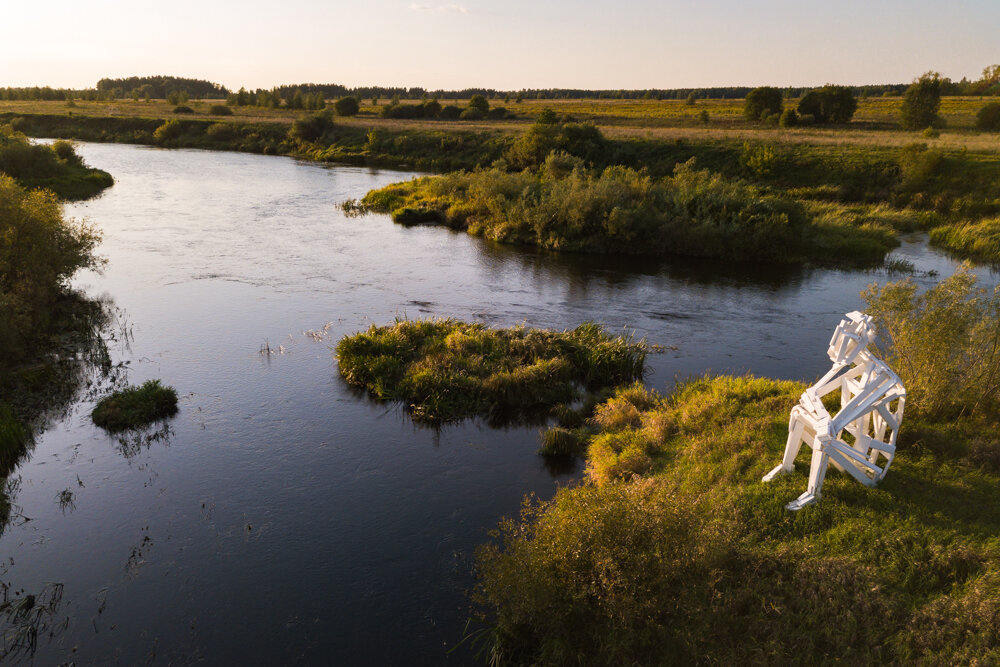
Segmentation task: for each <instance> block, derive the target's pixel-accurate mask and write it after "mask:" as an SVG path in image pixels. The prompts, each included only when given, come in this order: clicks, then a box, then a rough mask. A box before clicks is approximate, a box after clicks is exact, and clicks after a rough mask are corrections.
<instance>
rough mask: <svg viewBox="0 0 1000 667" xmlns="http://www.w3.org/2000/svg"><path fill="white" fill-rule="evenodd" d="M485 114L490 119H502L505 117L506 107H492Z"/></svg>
mask: <svg viewBox="0 0 1000 667" xmlns="http://www.w3.org/2000/svg"><path fill="white" fill-rule="evenodd" d="M486 115H487V117H489V118H490V119H492V120H503V119H504V118H506V117H507V109H506V108H504V107H493V108H492V109H490V111H489V113H488V114H486Z"/></svg>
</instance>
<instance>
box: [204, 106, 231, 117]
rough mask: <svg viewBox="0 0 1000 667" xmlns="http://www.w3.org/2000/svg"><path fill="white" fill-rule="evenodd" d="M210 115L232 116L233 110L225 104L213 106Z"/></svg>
mask: <svg viewBox="0 0 1000 667" xmlns="http://www.w3.org/2000/svg"><path fill="white" fill-rule="evenodd" d="M208 113H210V114H212V115H213V116H232V115H233V110H232V109H230V108H229V107H227V106H226V105H225V104H213V105H212V106H211V107H209V109H208Z"/></svg>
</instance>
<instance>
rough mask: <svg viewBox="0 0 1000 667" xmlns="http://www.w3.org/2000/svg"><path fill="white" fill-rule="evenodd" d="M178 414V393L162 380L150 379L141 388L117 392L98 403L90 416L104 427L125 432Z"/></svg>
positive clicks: (112, 430) (130, 388) (129, 388)
mask: <svg viewBox="0 0 1000 667" xmlns="http://www.w3.org/2000/svg"><path fill="white" fill-rule="evenodd" d="M175 414H177V392H176V391H175V390H174V389H173V388H172V387H164V386H162V385H161V384H160V381H159V380H149V381H148V382H146V383H144V384H143V385H142V386H139V387H128V388H126V389H122V390H121V391H116V392H115V393H113V394H111V395H110V396H106V397H104V398H102V399H101V400H100V401H98V402H97V405H96V406H94V411H93V412H92V413H91V415H90V416H91V418H92V419H93V420H94V423H95V424H97V425H98V426H100V427H101V428H103V429H105V430H108V431H111V432H112V433H114V432H117V431H124V430H127V429H130V428H139V427H142V426H145V425H147V424H151V423H152V422H155V421H158V420H160V419H166V418H168V417H173V416H174V415H175Z"/></svg>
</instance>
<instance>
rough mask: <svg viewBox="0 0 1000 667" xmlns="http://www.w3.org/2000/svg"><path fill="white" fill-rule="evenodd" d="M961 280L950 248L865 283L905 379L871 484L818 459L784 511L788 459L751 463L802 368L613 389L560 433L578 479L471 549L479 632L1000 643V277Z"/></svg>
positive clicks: (889, 653) (529, 638) (743, 645)
mask: <svg viewBox="0 0 1000 667" xmlns="http://www.w3.org/2000/svg"><path fill="white" fill-rule="evenodd" d="M975 285H976V281H975V276H973V275H971V274H970V273H969V272H968V271H965V270H963V271H960V272H958V273H957V274H956V275H954V276H952V277H950V278H948V279H946V280H944V281H942V283H940V284H939V285H937V286H935V287H933V288H931V289H930V290H928V292H927V293H926V294H918V292H917V288H916V285H915V284H914V283H912V282H911V281H902V282H898V283H890V284H887V285H884V286H882V287H878V286H873V287H871V288H870V289H869V290H867V291H866V292H865V293H864V294H863V295H862V296H863V297H864V299H865V300H866V301H867V302H868V303H867V307H866V310H867V311H868V312H869V313H871V314H872V315H873V316H874V317H875V320H876V323H877V326H878V327H879V329H880V330H884V331H885V332H886V334H887V336H886V337H887V340H885V341H882V342H881V343H880V345H881V347H880V348H879V349H878V350H877V352H878V354H879V356H881V357H883V358H885V359H886V361H888V362H889V363H890V364H891V365H892V366H894V367H895V368H897V369H899V371H900V375H901V377H902V378H903V382H904V384H905V386H906V387H907V406H906V407H907V413H908V416H907V417H906V418H905V419H904V422H903V424H902V426H901V428H900V431H899V439H898V442H897V447H898V450H897V452H896V456H895V459H894V461H893V465H892V469H891V470H890V471H889V472H888V474H887V476H886V478H885V479H884V480H883V481H882V482H881V483H880V484H879V485H878V486H877V487H875V488H867V487H864V486H862V485H859V484H858V483H857V482H856V481H855V480H853V479H852V478H851V477H849V476H848V475H845V474H838V473H837V472H836V471H834V470H833V469H832V468H831V470H830V471H829V473H828V475H827V478H826V482H825V484H824V486H823V496H822V498H821V499H820V501H819V502H818V503H817V504H815V505H812V506H809V507H806V508H804V509H801V510H799V511H797V512H790V511H788V510H786V509H785V504H786V503H787V502H788V501H789V500H790V499H792V498H795V497H796V496H797V495H798V494H799V493H800V492H801V490H802V488H803V486H804V484H805V482H806V476H805V474H803V472H802V467H801V463H800V467H799V472H797V473H794V474H792V475H788V476H782V477H779V478H778V479H776V480H774V481H773V482H771V483H769V484H764V483H762V482H761V478H762V476H763V475H764V473H766V472H767V471H768V470H769V469H770V468H771V467H772V466H773V465H774V463H775V462H776V461H779V460H780V458H781V455H782V452H783V450H784V445H785V438H786V436H787V429H788V414H789V411H790V410H791V408H792V407H793V406H794V405H795V404H796V403H797V402H798V400H799V395H800V393H801V392H802V391H803V390H804V389H805V385H804V384H803V383H800V382H789V381H778V380H771V379H767V378H757V377H754V376H751V375H747V376H742V377H735V376H705V377H702V378H697V379H691V380H687V381H685V382H681V383H679V384H678V385H677V386H676V387H674V388H673V390H672V391H671V392H670V393H669V394H667V395H660V394H658V393H657V392H655V391H652V390H648V389H645V388H643V387H642V386H640V385H636V386H631V387H625V388H622V389H619V390H618V391H617V392H616V394H615V395H614V396H612V397H611V398H610V399H609V400H608V401H607V402H605V403H604V404H602V405H599V406H598V407H597V408H596V410H595V412H594V415H593V417H592V418H591V419H590V420H588V422H587V423H586V425H584V426H583V427H580V428H578V429H577V430H576V431H575V433H573V435H574V436H575V438H576V439H577V440H578V442H579V443H580V444H581V445H582V447H583V449H584V450H585V451H586V476H587V479H586V481H585V482H584V483H583V484H582V485H580V486H579V487H576V488H570V489H563V490H560V491H559V492H558V493H557V494H556V497H555V498H554V499H552V500H551V501H548V502H540V503H532V504H528V505H526V507H525V509H524V511H523V512H522V514H521V516H520V517H519V518H513V519H508V520H505V521H504V522H503V523H502V524H501V526H500V531H499V534H498V538H497V539H496V540H494V541H493V542H490V543H488V544H486V545H484V546H483V547H482V548H481V549H480V550H479V552H478V566H479V572H480V573H481V586H480V588H479V592H478V594H479V597H478V600H479V601H480V603H482V604H483V605H484V609H485V611H484V614H483V616H482V618H481V620H483V621H484V622H485V623H487V624H488V626H487V627H490V628H492V630H491V631H488V632H486V633H481V634H480V636H479V637H478V639H479V640H481V641H491V642H493V644H492V651H493V652H494V654H496V655H501V656H503V658H504V659H505V660H506V661H509V662H511V663H513V664H567V663H574V662H577V661H579V660H584V659H586V660H587V661H589V662H593V663H594V664H647V663H650V662H661V663H666V664H691V663H701V662H707V663H713V664H715V663H719V664H730V663H738V662H746V661H747V660H751V661H753V662H765V663H786V664H815V663H816V662H817V661H818V662H826V661H830V662H848V663H859V664H862V663H863V664H870V663H887V664H904V663H913V662H928V663H934V664H956V663H966V662H976V661H983V662H991V661H993V660H996V659H998V658H1000V633H998V632H997V628H998V627H1000V626H998V621H1000V616H998V613H1000V612H998V610H1000V586H998V583H1000V537H998V535H1000V515H998V514H997V512H996V511H995V508H996V506H997V505H998V503H1000V440H998V439H997V437H996V435H995V434H996V432H997V430H996V429H997V422H998V416H997V415H998V414H1000V413H998V410H997V405H998V400H1000V392H998V389H997V387H996V386H995V385H994V384H993V383H992V380H991V379H990V378H991V377H994V376H995V373H996V372H997V370H998V368H1000V359H998V357H997V355H996V354H989V353H985V352H984V350H985V349H986V348H987V347H988V343H989V341H990V340H993V339H995V336H996V335H997V332H998V331H1000V318H998V315H997V312H998V311H997V306H998V305H1000V296H998V295H997V294H995V293H994V294H990V293H989V292H986V291H985V290H981V289H978V288H976V286H975ZM941 327H947V328H948V330H947V331H941V332H940V333H939V334H938V335H937V336H929V335H928V334H927V333H926V332H927V331H930V330H933V329H941ZM889 341H891V343H890V342H889ZM940 350H945V352H943V353H942V352H940ZM946 369H947V370H946ZM946 378H951V379H950V380H949V379H946ZM956 387H958V388H960V389H958V390H957V391H949V390H950V389H954V388H956ZM833 399H834V401H835V400H836V397H835V396H834V397H833ZM562 430H566V429H562ZM801 458H802V457H800V459H801ZM557 610H558V611H557Z"/></svg>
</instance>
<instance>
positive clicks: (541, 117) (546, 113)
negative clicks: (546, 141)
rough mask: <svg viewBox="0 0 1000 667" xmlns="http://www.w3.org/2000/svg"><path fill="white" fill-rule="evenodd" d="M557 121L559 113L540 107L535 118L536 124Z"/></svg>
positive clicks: (550, 123)
mask: <svg viewBox="0 0 1000 667" xmlns="http://www.w3.org/2000/svg"><path fill="white" fill-rule="evenodd" d="M558 123H559V114H557V113H556V112H555V111H553V110H552V109H542V111H541V113H539V114H538V118H536V119H535V124H536V125H556V124H558Z"/></svg>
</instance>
